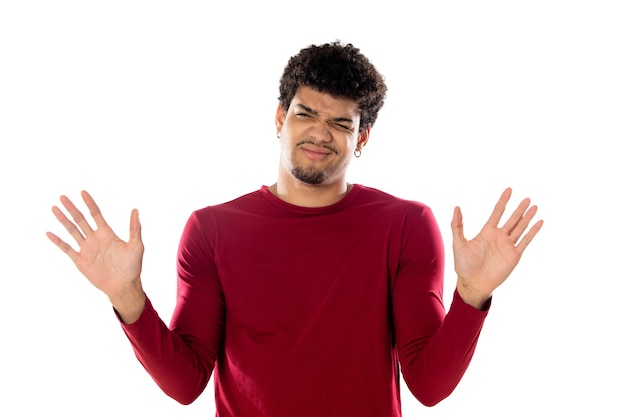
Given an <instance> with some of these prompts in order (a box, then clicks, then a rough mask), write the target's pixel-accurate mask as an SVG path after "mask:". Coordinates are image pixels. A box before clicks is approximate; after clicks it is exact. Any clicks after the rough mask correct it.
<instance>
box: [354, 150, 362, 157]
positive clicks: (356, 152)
mask: <svg viewBox="0 0 626 417" xmlns="http://www.w3.org/2000/svg"><path fill="white" fill-rule="evenodd" d="M354 156H356V157H357V158H360V157H361V150H360V149H355V150H354Z"/></svg>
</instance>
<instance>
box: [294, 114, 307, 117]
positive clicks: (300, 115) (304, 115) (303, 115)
mask: <svg viewBox="0 0 626 417" xmlns="http://www.w3.org/2000/svg"><path fill="white" fill-rule="evenodd" d="M296 116H297V117H311V115H310V114H308V113H296Z"/></svg>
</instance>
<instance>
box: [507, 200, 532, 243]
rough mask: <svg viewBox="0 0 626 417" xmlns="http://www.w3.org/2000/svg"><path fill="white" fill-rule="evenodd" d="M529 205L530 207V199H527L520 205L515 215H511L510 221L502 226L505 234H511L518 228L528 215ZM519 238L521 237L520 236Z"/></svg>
mask: <svg viewBox="0 0 626 417" xmlns="http://www.w3.org/2000/svg"><path fill="white" fill-rule="evenodd" d="M529 205H530V199H529V198H525V199H523V200H522V201H521V202H520V203H519V205H518V206H517V208H516V209H515V211H513V213H512V214H511V217H509V220H507V222H506V223H505V224H504V225H503V226H502V230H503V231H504V232H505V233H507V234H510V233H511V232H512V231H513V230H514V229H515V228H516V227H517V225H518V223H519V222H520V220H522V219H523V217H524V213H526V209H528V206H529ZM527 224H528V223H527ZM525 228H526V227H524V229H525ZM520 235H521V233H520ZM517 237H519V235H518V236H517Z"/></svg>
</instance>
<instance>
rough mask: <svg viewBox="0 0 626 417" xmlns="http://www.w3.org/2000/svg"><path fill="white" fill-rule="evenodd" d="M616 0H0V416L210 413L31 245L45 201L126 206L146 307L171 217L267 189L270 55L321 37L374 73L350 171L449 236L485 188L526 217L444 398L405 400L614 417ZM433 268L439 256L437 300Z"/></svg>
mask: <svg viewBox="0 0 626 417" xmlns="http://www.w3.org/2000/svg"><path fill="white" fill-rule="evenodd" d="M210 3H213V4H211V5H210ZM226 3H228V5H225V4H226ZM620 3H621V2H619V1H613V2H611V1H602V0H596V1H551V0H542V1H524V2H521V1H520V2H509V1H467V2H461V1H445V2H444V1H441V2H412V3H409V2H399V1H398V2H395V1H386V2H369V1H355V0H348V1H316V2H287V1H284V2H283V1H271V2H253V1H247V2H246V1H240V2H200V1H187V2H165V1H150V2H148V1H132V0H126V1H107V2H95V1H28V0H24V1H17V0H16V1H3V2H2V3H1V4H0V140H1V143H2V146H1V148H0V149H1V151H0V174H1V175H0V178H1V186H2V197H1V198H2V200H1V204H0V210H1V214H0V222H1V223H0V233H1V237H2V239H1V240H0V245H1V247H0V248H1V250H0V256H1V257H2V258H1V262H0V297H1V299H2V302H1V303H0V317H1V319H2V332H1V333H0V337H1V338H2V339H1V344H0V346H1V349H2V354H1V355H0V383H1V385H2V386H1V387H0V388H1V389H0V392H1V394H0V395H1V399H0V414H1V415H3V416H33V415H50V414H53V413H54V414H55V415H56V414H57V413H58V414H59V415H89V416H109V415H119V416H130V415H133V414H134V413H140V415H151V416H170V415H177V416H210V415H212V414H213V410H214V405H213V404H214V403H213V390H212V383H210V385H209V388H208V389H207V390H206V391H205V393H204V394H203V395H202V396H201V397H200V398H199V399H198V400H197V401H196V402H195V403H194V404H192V405H190V406H182V405H179V404H178V403H176V402H174V401H173V400H171V399H170V398H169V397H167V396H165V394H163V393H162V392H161V391H160V390H159V389H158V388H157V386H156V384H154V383H153V382H152V380H151V379H150V377H149V376H148V375H147V373H145V371H144V370H143V368H141V365H140V364H139V363H138V362H137V361H136V359H135V357H134V356H133V353H132V350H131V348H130V345H129V344H128V342H127V341H126V339H125V336H124V335H123V333H122V331H121V330H120V328H119V325H118V323H117V321H116V319H115V317H114V315H113V312H112V311H111V308H110V306H109V304H108V302H107V300H106V298H105V297H104V296H103V295H102V294H101V293H99V292H98V291H97V290H95V289H94V288H93V287H91V285H90V284H89V283H88V282H87V281H86V280H85V279H84V278H83V277H82V276H81V275H80V274H79V273H78V272H77V271H76V270H75V268H74V267H73V265H72V264H71V262H70V260H69V259H68V258H66V257H65V256H64V255H63V254H62V253H61V252H60V251H59V250H58V249H57V248H56V247H54V246H53V245H52V244H51V243H50V242H49V241H48V240H47V238H46V236H45V232H46V231H47V230H52V231H55V232H57V233H59V234H61V235H62V236H64V237H65V236H66V235H64V234H63V233H64V231H63V230H62V229H61V227H60V225H59V224H57V222H56V220H55V219H54V217H53V216H52V214H51V212H50V207H51V206H52V205H53V204H58V197H59V195H61V194H67V195H68V196H69V197H70V198H72V199H75V200H77V201H78V200H79V192H80V190H81V189H87V190H89V191H90V192H91V193H92V195H93V196H94V197H95V198H96V201H98V202H99V204H100V206H101V208H102V210H103V212H104V213H105V216H106V217H107V219H108V220H109V223H110V224H111V225H112V226H113V227H114V229H115V230H117V231H118V233H119V234H120V235H121V236H122V237H123V238H126V237H127V230H128V229H127V227H128V218H129V213H130V211H131V209H132V208H133V207H137V208H139V210H140V214H141V219H142V224H143V230H144V234H143V236H144V241H145V245H146V255H145V265H144V273H143V279H144V285H145V287H146V291H147V292H148V294H149V296H150V297H151V299H152V301H153V303H154V304H155V306H156V308H157V310H158V311H159V312H160V314H161V316H162V317H163V318H164V319H165V320H166V321H169V317H170V314H171V311H172V309H173V306H174V301H175V300H174V297H175V270H174V267H175V252H176V247H177V244H178V239H179V237H180V233H181V231H182V227H183V225H184V222H185V221H186V219H187V216H188V215H189V214H190V213H191V211H192V210H194V209H197V208H200V207H203V206H206V205H209V204H216V203H220V202H223V201H226V200H228V199H231V198H234V197H237V196H239V195H241V194H243V193H247V192H249V191H253V190H256V189H257V188H258V187H259V186H260V185H262V184H271V183H273V182H274V180H275V175H276V169H277V156H278V147H277V144H276V138H275V128H274V122H273V118H274V112H275V108H276V105H277V100H276V98H277V95H278V89H277V88H278V79H279V77H280V74H281V73H282V70H283V67H284V65H285V64H286V62H287V60H288V58H289V57H290V56H291V55H293V54H295V53H297V51H298V50H299V49H300V48H302V47H305V46H308V45H310V44H312V43H321V42H328V41H333V40H335V39H340V40H342V41H344V42H351V43H353V44H354V45H355V46H357V47H359V48H360V49H361V51H362V52H363V53H364V54H365V55H367V56H368V57H369V58H370V59H371V60H372V62H373V63H374V65H376V66H377V68H378V69H379V70H380V71H381V72H382V73H383V74H384V76H385V78H386V80H387V84H388V87H389V94H388V99H387V103H386V105H385V107H384V108H383V109H382V111H381V113H380V116H379V119H378V122H377V124H376V126H375V127H374V129H373V131H372V135H371V139H370V143H369V144H368V146H367V147H366V148H365V149H364V151H363V156H362V157H361V159H359V160H355V161H354V162H353V164H352V167H351V174H350V180H351V181H352V182H357V183H362V184H365V185H369V186H373V187H377V188H380V189H383V190H385V191H388V192H390V193H393V194H396V195H398V196H400V197H403V198H410V199H414V200H420V201H423V202H425V203H427V204H428V205H430V206H431V207H432V208H433V210H434V212H435V215H436V216H437V218H438V220H439V221H440V225H441V229H442V232H443V235H444V238H445V240H446V246H447V247H448V248H449V247H450V231H449V222H450V219H451V216H452V211H453V208H454V206H455V205H460V206H461V208H462V209H463V211H464V215H465V223H466V232H467V234H468V235H473V234H475V233H476V232H477V231H478V229H479V227H480V226H481V225H482V224H483V222H484V221H485V220H486V218H487V216H488V214H489V213H490V211H491V208H492V206H493V203H495V201H496V199H497V198H498V196H499V195H500V193H501V191H502V190H503V189H504V188H505V187H507V186H511V187H512V188H513V191H514V193H513V199H514V200H515V202H517V201H519V200H521V199H522V198H524V197H526V196H529V197H531V198H532V199H533V201H534V202H535V203H536V204H538V205H539V217H540V218H543V219H544V220H545V221H546V223H545V226H544V229H543V230H542V231H541V233H540V234H539V235H538V236H537V238H536V240H535V241H534V242H533V244H532V245H531V247H529V249H528V250H527V252H526V253H525V255H524V257H523V259H522V262H521V264H520V265H519V267H518V269H517V270H516V271H515V272H514V273H513V275H512V276H511V277H510V279H509V280H508V281H507V282H506V283H505V284H504V285H503V286H502V287H501V288H499V289H498V290H497V292H496V294H495V297H494V302H493V306H492V310H491V312H490V315H489V317H488V319H487V321H486V323H485V328H484V331H483V334H482V337H481V339H480V341H479V344H478V349H477V352H476V355H475V357H474V361H473V362H472V364H471V365H470V368H469V370H468V371H467V373H466V375H465V377H464V379H463V380H462V381H461V383H460V384H459V386H458V388H457V390H456V391H455V392H454V393H453V394H452V395H451V396H450V397H449V398H448V399H446V400H444V401H443V402H442V403H440V404H439V405H437V406H435V407H433V408H425V407H423V406H422V405H420V404H419V403H418V402H417V401H416V400H415V399H414V398H412V397H410V395H409V394H408V393H407V392H406V391H405V392H403V395H404V396H403V409H404V414H405V415H406V416H412V415H419V416H451V415H466V416H482V417H487V416H503V415H568V414H571V413H574V412H576V413H577V414H576V415H579V414H580V415H596V416H623V415H624V414H625V413H626V407H625V406H624V405H623V404H622V400H621V398H622V396H623V391H624V388H625V387H624V379H623V378H624V373H625V372H626V366H625V360H624V351H625V348H626V346H625V342H624V318H625V314H624V311H623V309H622V308H621V305H620V304H621V303H620V300H621V299H623V295H622V288H623V284H622V282H623V281H624V278H626V277H625V274H624V266H623V259H624V253H625V249H626V246H625V243H624V234H625V233H624V232H625V226H624V224H625V222H624V215H623V207H624V178H626V177H625V175H624V174H625V169H624V162H623V160H624V151H623V145H624V142H625V140H626V127H625V119H626V99H625V97H626V82H625V80H626V77H625V75H624V74H626V58H625V57H626V55H625V52H626V30H625V27H626V25H625V24H624V22H625V21H626V14H625V13H624V11H623V10H622V9H621V8H620V7H619V4H620ZM216 4H217V5H216ZM408 4H412V6H411V9H409V8H408ZM365 226H366V225H364V227H365ZM450 254H451V253H450ZM454 283H455V276H454V273H453V269H452V266H451V265H449V267H448V273H447V278H446V297H447V302H449V299H450V295H451V292H452V290H453V287H454Z"/></svg>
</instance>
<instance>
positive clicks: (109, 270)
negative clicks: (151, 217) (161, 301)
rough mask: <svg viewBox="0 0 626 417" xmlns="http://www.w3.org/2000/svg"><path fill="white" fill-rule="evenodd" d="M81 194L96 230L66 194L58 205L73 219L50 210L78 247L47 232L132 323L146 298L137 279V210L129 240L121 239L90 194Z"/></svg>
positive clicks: (139, 248) (139, 245)
mask: <svg viewBox="0 0 626 417" xmlns="http://www.w3.org/2000/svg"><path fill="white" fill-rule="evenodd" d="M81 196H82V198H83V201H84V202H85V204H86V205H87V208H88V209H89V213H90V214H91V217H93V219H94V221H95V224H96V229H95V230H94V229H92V227H91V225H90V224H89V223H88V222H87V220H86V219H85V216H83V214H82V213H81V212H80V210H78V209H77V208H76V206H75V205H74V204H73V203H72V202H71V201H70V199H69V198H67V197H66V196H61V204H63V207H65V209H66V210H67V212H68V213H69V214H70V216H71V217H72V219H73V220H74V221H73V222H72V221H71V220H70V219H69V218H68V217H67V216H66V215H65V214H64V213H63V211H61V209H59V208H58V207H57V206H53V207H52V213H54V216H55V217H56V218H57V220H58V221H59V222H60V223H61V224H62V225H63V226H64V227H65V229H66V230H67V231H68V232H69V234H70V235H71V236H72V237H73V238H74V240H75V241H76V243H77V244H78V247H79V250H78V251H76V250H74V249H73V248H72V247H71V246H70V245H69V244H67V243H66V242H64V241H63V240H62V239H61V238H59V237H58V236H57V235H55V234H54V233H51V232H47V233H46V235H47V236H48V238H49V239H50V240H51V241H52V243H54V244H55V245H56V246H57V247H59V249H61V250H62V251H63V252H65V254H67V256H69V257H70V259H71V260H72V261H73V262H74V264H75V265H76V267H77V268H78V270H79V271H80V272H81V273H82V274H83V275H85V277H87V279H88V280H89V282H91V283H92V284H93V285H94V286H95V287H96V288H98V289H99V290H101V291H102V292H104V293H105V294H106V295H107V296H108V297H109V300H111V303H112V304H113V307H114V308H115V309H116V310H117V312H118V313H119V315H120V317H121V318H122V320H123V321H124V322H125V323H132V322H134V321H135V320H137V319H138V318H139V316H140V315H141V312H142V311H143V308H144V306H145V301H146V298H145V294H144V292H143V288H142V286H141V279H140V276H141V264H142V259H143V251H144V247H143V242H142V240H141V225H140V223H139V212H138V211H137V210H136V209H134V210H133V211H132V213H131V216H130V236H129V239H128V242H124V241H123V240H121V239H120V238H119V237H117V235H116V234H115V233H114V232H113V230H112V229H111V228H110V227H109V225H108V224H107V222H106V221H105V220H104V217H102V213H100V209H99V208H98V205H97V204H96V202H95V201H94V200H93V198H92V197H91V196H90V195H89V193H88V192H87V191H83V192H82V193H81Z"/></svg>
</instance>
